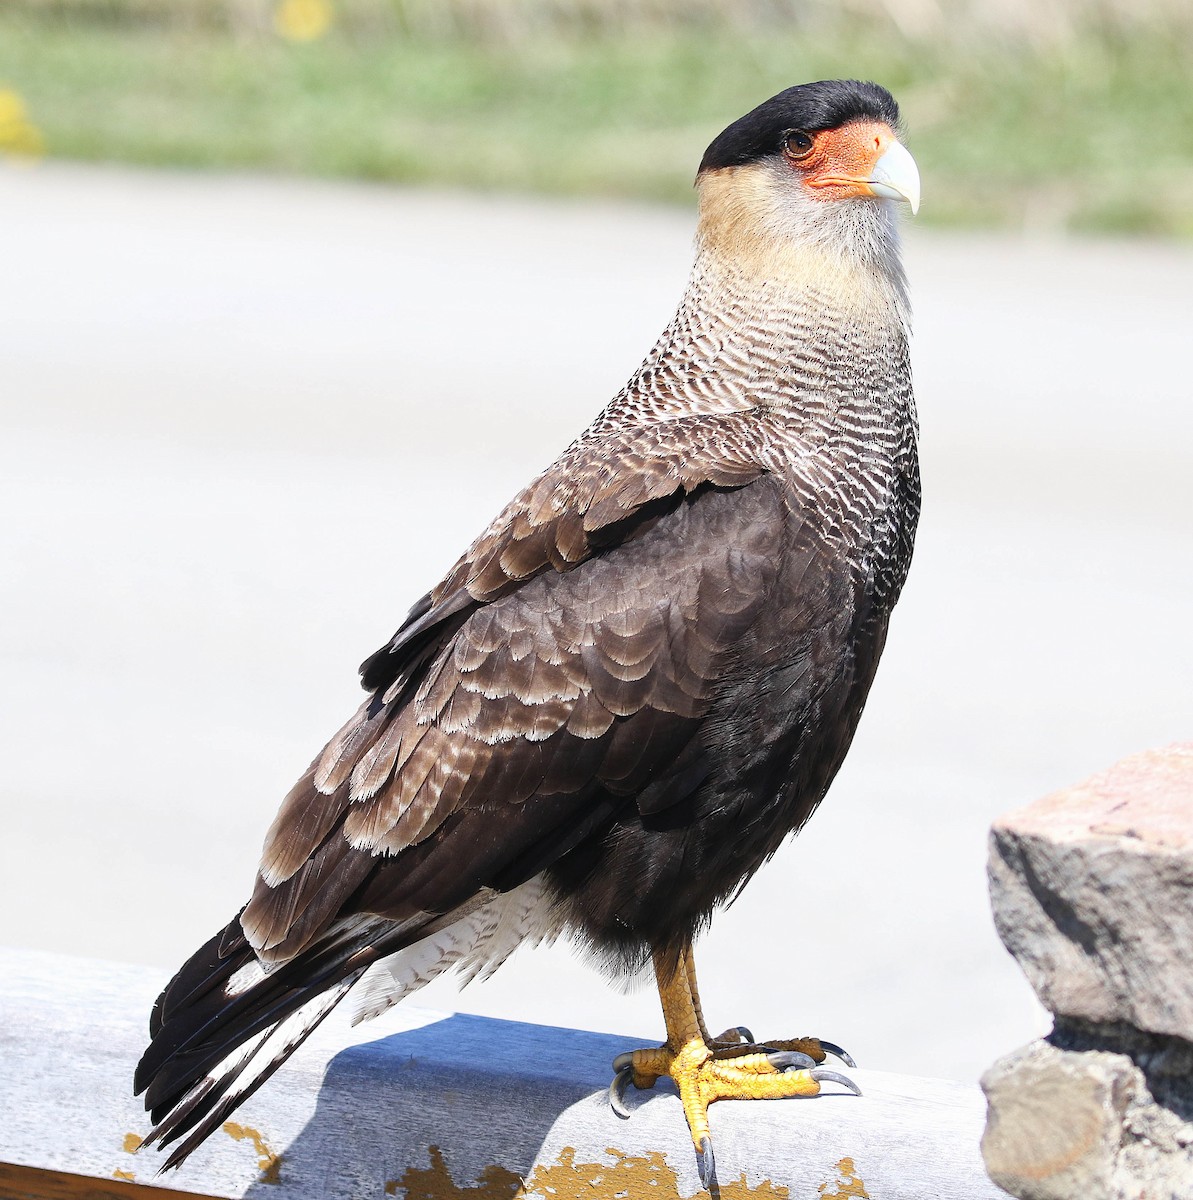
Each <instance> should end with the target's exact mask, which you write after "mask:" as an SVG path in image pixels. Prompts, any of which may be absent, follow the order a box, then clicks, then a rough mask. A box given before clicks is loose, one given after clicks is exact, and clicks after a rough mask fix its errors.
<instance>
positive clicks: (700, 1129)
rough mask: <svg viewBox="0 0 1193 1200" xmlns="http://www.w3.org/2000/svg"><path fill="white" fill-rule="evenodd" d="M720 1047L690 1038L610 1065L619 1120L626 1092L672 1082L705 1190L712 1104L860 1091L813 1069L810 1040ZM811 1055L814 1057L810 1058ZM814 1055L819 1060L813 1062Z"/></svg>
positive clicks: (611, 1094)
mask: <svg viewBox="0 0 1193 1200" xmlns="http://www.w3.org/2000/svg"><path fill="white" fill-rule="evenodd" d="M712 1041H713V1042H714V1043H717V1042H725V1044H724V1045H723V1046H721V1047H718V1048H716V1049H714V1047H713V1046H710V1045H709V1043H708V1042H706V1041H705V1040H704V1038H703V1037H693V1038H690V1039H689V1040H688V1041H686V1042H684V1044H683V1045H682V1046H681V1047H680V1048H679V1050H673V1049H672V1048H671V1046H670V1045H665V1046H660V1047H659V1048H658V1049H657V1050H634V1051H633V1052H632V1053H628V1054H620V1055H618V1056H617V1058H615V1059H614V1060H613V1069H614V1071H615V1072H616V1074H615V1076H614V1079H613V1083H612V1084H611V1085H610V1088H609V1103H610V1105H611V1106H612V1108H613V1111H614V1112H615V1113H617V1115H618V1116H619V1117H628V1116H629V1115H630V1114H629V1111H628V1110H627V1109H626V1107H625V1101H624V1097H625V1090H626V1088H627V1087H628V1086H629V1085H630V1084H631V1083H632V1084H633V1085H634V1086H635V1087H636V1088H642V1089H645V1088H651V1087H654V1085H655V1084H656V1083H657V1082H658V1081H659V1079H661V1078H662V1077H663V1076H664V1075H666V1076H669V1077H670V1078H671V1079H674V1080H675V1084H676V1086H677V1087H678V1088H679V1098H680V1101H681V1102H682V1104H683V1110H684V1116H686V1117H687V1120H688V1129H689V1131H690V1132H691V1135H692V1144H693V1145H694V1146H695V1148H696V1155H697V1160H698V1162H699V1166H700V1181H701V1183H702V1184H703V1185H704V1186H705V1187H708V1186H709V1182H710V1180H711V1179H712V1178H713V1167H714V1163H713V1152H712V1137H711V1135H710V1133H709V1128H708V1106H709V1105H710V1104H712V1103H713V1102H714V1101H715V1100H782V1099H790V1098H792V1097H795V1096H815V1095H816V1094H817V1093H818V1092H819V1091H820V1085H821V1083H823V1082H828V1081H830V1080H831V1081H832V1082H834V1083H839V1084H842V1085H843V1086H844V1087H846V1088H848V1089H849V1090H850V1091H851V1092H854V1093H855V1094H856V1095H861V1091H860V1089H859V1088H858V1087H857V1085H856V1084H855V1083H854V1082H853V1081H852V1080H851V1079H848V1078H846V1076H844V1075H839V1074H837V1072H835V1071H829V1070H826V1069H824V1068H822V1067H819V1066H817V1063H818V1062H822V1061H823V1060H824V1049H823V1048H822V1043H820V1042H818V1041H817V1040H816V1039H814V1038H805V1039H799V1041H798V1046H806V1047H808V1049H807V1050H805V1049H800V1048H798V1046H797V1043H796V1042H792V1043H791V1046H792V1048H791V1049H787V1048H774V1047H770V1046H767V1047H757V1046H754V1045H753V1044H750V1043H742V1042H738V1043H729V1042H727V1041H725V1039H712ZM809 1050H814V1051H815V1052H816V1054H813V1053H809ZM816 1055H818V1056H819V1057H817V1056H816Z"/></svg>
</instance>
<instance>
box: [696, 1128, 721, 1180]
mask: <svg viewBox="0 0 1193 1200" xmlns="http://www.w3.org/2000/svg"><path fill="white" fill-rule="evenodd" d="M696 1163H697V1165H698V1167H699V1169H700V1186H701V1187H702V1188H704V1190H705V1191H706V1192H708V1191H711V1190H712V1185H713V1183H714V1182H715V1180H716V1178H717V1160H716V1158H715V1157H713V1152H712V1138H710V1137H707V1136H706V1137H702V1138H701V1139H700V1149H699V1151H697V1153H696Z"/></svg>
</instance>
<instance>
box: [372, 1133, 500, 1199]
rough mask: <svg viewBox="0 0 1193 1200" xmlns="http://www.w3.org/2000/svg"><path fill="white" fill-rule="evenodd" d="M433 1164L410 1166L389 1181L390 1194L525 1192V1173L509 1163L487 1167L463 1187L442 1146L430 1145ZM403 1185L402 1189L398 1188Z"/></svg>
mask: <svg viewBox="0 0 1193 1200" xmlns="http://www.w3.org/2000/svg"><path fill="white" fill-rule="evenodd" d="M427 1153H428V1155H429V1157H430V1162H431V1165H430V1166H429V1167H407V1168H406V1170H405V1171H403V1172H402V1174H401V1175H400V1176H399V1177H398V1178H397V1179H390V1180H388V1181H387V1182H386V1184H385V1194H386V1195H387V1196H397V1195H399V1194H400V1195H401V1196H402V1198H403V1200H513V1198H514V1197H515V1196H518V1195H521V1194H522V1193H521V1190H520V1189H521V1187H522V1177H521V1176H520V1175H515V1174H514V1172H513V1171H509V1170H506V1168H505V1167H501V1166H497V1165H496V1164H494V1165H493V1166H490V1167H486V1168H485V1169H484V1170H483V1171H482V1172H481V1177H480V1179H478V1180H477V1182H476V1183H475V1184H474V1185H473V1186H471V1187H461V1186H460V1185H459V1184H457V1183H456V1182H455V1180H454V1179H452V1177H451V1172H450V1171H449V1170H448V1169H447V1161H446V1160H445V1159H444V1157H443V1151H442V1150H440V1148H439V1147H438V1146H428V1147H427ZM399 1188H400V1189H401V1192H400V1193H399V1190H398V1189H399Z"/></svg>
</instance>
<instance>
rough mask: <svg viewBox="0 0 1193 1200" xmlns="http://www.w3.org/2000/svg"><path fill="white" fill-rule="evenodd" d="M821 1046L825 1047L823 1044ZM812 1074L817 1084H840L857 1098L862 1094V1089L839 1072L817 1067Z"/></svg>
mask: <svg viewBox="0 0 1193 1200" xmlns="http://www.w3.org/2000/svg"><path fill="white" fill-rule="evenodd" d="M821 1044H822V1045H823V1043H821ZM810 1074H811V1076H812V1078H813V1079H815V1080H816V1082H817V1083H839V1084H840V1085H841V1086H842V1087H844V1088H848V1089H849V1090H850V1091H851V1092H852V1093H853V1094H854V1095H855V1096H860V1095H861V1094H862V1089H861V1088H860V1087H858V1085H857V1084H856V1083H854V1082H853V1080H852V1079H850V1078H849V1076H848V1075H842V1074H841V1073H840V1072H839V1071H826V1070H825V1069H824V1068H823V1067H817V1068H816V1070H814V1071H812V1072H810Z"/></svg>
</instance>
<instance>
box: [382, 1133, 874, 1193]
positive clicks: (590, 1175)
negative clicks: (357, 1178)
mask: <svg viewBox="0 0 1193 1200" xmlns="http://www.w3.org/2000/svg"><path fill="white" fill-rule="evenodd" d="M605 1153H606V1154H608V1155H609V1157H610V1158H611V1159H612V1160H613V1161H612V1162H611V1163H595V1162H578V1161H577V1158H576V1150H575V1148H574V1147H572V1146H566V1147H564V1149H563V1150H561V1151H560V1154H559V1161H558V1162H555V1163H551V1164H543V1163H540V1164H539V1165H538V1166H537V1167H535V1169H534V1171H533V1172H532V1173H531V1175H530V1178H529V1179H526V1180H522V1179H521V1178H519V1176H518V1175H516V1174H515V1173H514V1172H513V1171H510V1170H508V1169H507V1168H505V1167H502V1166H497V1165H493V1166H489V1167H486V1168H485V1169H484V1170H483V1171H482V1172H481V1177H480V1179H479V1180H478V1181H477V1182H476V1183H475V1184H472V1185H461V1184H458V1183H456V1181H455V1180H454V1179H453V1178H452V1176H451V1172H450V1171H449V1170H448V1167H447V1161H446V1160H445V1158H444V1156H443V1151H442V1150H441V1149H440V1148H439V1147H438V1146H430V1147H428V1154H429V1158H430V1165H429V1166H428V1167H407V1168H406V1170H405V1171H404V1172H403V1173H402V1175H401V1176H400V1177H399V1178H397V1179H390V1180H388V1181H387V1182H386V1184H385V1194H386V1195H387V1196H399V1197H401V1200H530V1198H531V1197H544V1198H547V1200H605V1198H608V1200H614V1198H615V1197H622V1198H625V1200H640V1198H644V1197H648V1196H649V1197H652V1198H653V1200H678V1197H679V1180H678V1178H677V1177H676V1174H675V1171H674V1169H673V1168H672V1167H671V1166H670V1165H669V1164H668V1163H667V1160H666V1157H665V1156H664V1155H663V1153H662V1151H658V1150H656V1151H652V1152H651V1153H649V1154H646V1155H631V1154H624V1153H623V1152H622V1151H620V1150H616V1149H613V1148H612V1147H609V1148H607V1149H606V1151H605ZM843 1161H846V1162H847V1161H848V1160H843ZM859 1184H860V1181H859ZM825 1186H828V1185H827V1184H826V1185H825ZM836 1195H838V1196H841V1197H851V1196H860V1197H866V1192H865V1190H864V1189H863V1190H862V1191H860V1192H838V1193H836ZM720 1196H721V1200H790V1196H791V1193H790V1191H789V1189H788V1188H786V1187H783V1186H782V1185H780V1184H775V1183H771V1182H770V1180H763V1181H762V1182H761V1183H759V1184H753V1185H752V1184H750V1183H748V1182H747V1180H746V1177H745V1174H744V1173H743V1174H742V1175H740V1176H738V1178H737V1179H735V1180H730V1181H727V1182H722V1183H721V1188H720ZM825 1200H828V1197H826V1198H825ZM867 1200H868V1198H867Z"/></svg>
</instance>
